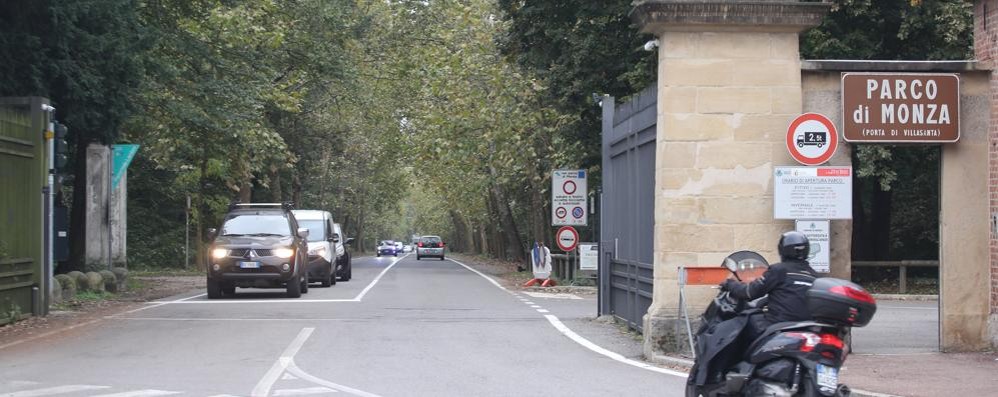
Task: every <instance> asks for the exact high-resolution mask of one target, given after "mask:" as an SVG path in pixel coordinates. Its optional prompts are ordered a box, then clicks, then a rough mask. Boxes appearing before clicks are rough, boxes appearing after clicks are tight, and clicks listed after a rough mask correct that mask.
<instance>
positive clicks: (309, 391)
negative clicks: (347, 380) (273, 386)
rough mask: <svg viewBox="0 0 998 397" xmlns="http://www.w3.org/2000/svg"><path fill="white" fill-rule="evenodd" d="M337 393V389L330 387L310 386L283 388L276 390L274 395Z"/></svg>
mask: <svg viewBox="0 0 998 397" xmlns="http://www.w3.org/2000/svg"><path fill="white" fill-rule="evenodd" d="M327 393H336V390H333V389H330V388H328V387H308V388H304V389H281V390H275V391H274V396H307V395H311V394H327Z"/></svg>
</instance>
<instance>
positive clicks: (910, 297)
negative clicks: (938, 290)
mask: <svg viewBox="0 0 998 397" xmlns="http://www.w3.org/2000/svg"><path fill="white" fill-rule="evenodd" d="M873 298H874V299H876V300H886V301H922V302H924V301H937V300H939V295H902V294H873Z"/></svg>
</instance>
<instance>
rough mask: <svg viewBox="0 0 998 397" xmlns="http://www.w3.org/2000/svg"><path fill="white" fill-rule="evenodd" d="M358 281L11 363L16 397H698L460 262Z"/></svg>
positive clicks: (205, 308) (167, 311)
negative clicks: (684, 394) (685, 396)
mask: <svg viewBox="0 0 998 397" xmlns="http://www.w3.org/2000/svg"><path fill="white" fill-rule="evenodd" d="M353 274H354V279H353V280H351V281H350V282H340V283H338V284H337V285H335V286H333V287H331V288H318V287H315V286H313V287H312V288H310V290H309V293H308V294H305V295H303V296H302V298H300V299H288V298H285V297H284V294H283V290H246V289H240V290H238V291H237V293H238V294H237V296H236V297H235V298H232V299H222V300H210V301H209V300H207V299H206V298H205V297H204V296H203V291H193V292H192V293H191V294H188V295H184V296H178V297H173V298H170V299H166V300H163V301H160V302H157V303H153V304H149V305H147V306H145V307H143V308H141V309H139V310H137V311H133V312H129V313H123V314H120V315H117V316H114V317H112V318H108V319H106V320H105V321H102V322H100V323H97V324H95V325H92V326H88V327H81V328H78V329H76V330H73V331H69V332H67V333H63V334H60V335H58V336H55V337H50V338H45V339H40V340H35V341H32V342H30V343H24V344H20V345H17V346H14V347H12V348H8V349H5V350H2V351H0V396H7V397H33V396H50V395H53V396H95V395H100V396H114V397H141V396H166V395H177V396H181V395H183V396H188V395H189V396H219V397H220V396H296V395H340V396H343V395H357V396H386V397H387V396H541V395H543V396H552V395H554V396H607V395H621V394H627V395H634V396H652V395H654V396H669V395H677V396H678V395H681V394H682V390H683V383H684V381H685V379H684V378H683V377H681V376H677V374H675V373H671V371H669V370H663V369H660V368H656V367H649V366H647V364H643V363H641V362H638V361H636V360H632V358H633V357H634V356H636V355H637V354H636V353H635V352H633V351H631V352H620V351H612V350H614V348H615V347H614V344H613V339H614V337H615V336H614V335H612V334H613V333H612V332H607V331H606V330H605V329H604V330H602V331H599V330H596V331H594V330H592V329H588V330H586V329H584V330H582V331H579V332H578V333H576V330H578V329H579V328H586V327H589V328H593V327H595V328H599V327H598V324H593V323H592V322H585V321H582V320H580V318H579V315H578V314H579V313H578V307H577V305H575V306H573V305H566V304H565V303H564V302H561V301H558V300H557V299H546V298H538V297H535V296H530V295H526V294H524V293H521V292H515V291H507V290H505V289H502V288H501V287H499V286H498V284H495V283H494V282H492V281H490V280H489V279H487V278H486V277H484V276H482V275H480V274H476V273H475V272H473V271H472V270H470V269H468V268H465V267H463V266H462V265H460V264H458V263H455V262H453V261H451V260H447V261H437V260H424V261H416V259H415V258H414V257H413V256H411V255H410V256H408V257H404V258H401V259H398V260H396V259H395V258H388V257H382V258H356V259H355V260H354V272H353ZM559 313H565V315H564V317H565V321H562V318H559V317H558V316H559ZM604 328H609V329H612V326H609V325H607V326H605V327H604ZM579 334H582V335H587V334H593V335H594V337H592V338H586V337H585V336H579ZM617 337H619V335H618V336H617ZM620 345H621V346H625V345H628V344H626V343H622V344H620ZM632 345H633V344H632ZM607 349H609V350H607ZM617 353H620V354H617Z"/></svg>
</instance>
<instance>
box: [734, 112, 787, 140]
mask: <svg viewBox="0 0 998 397" xmlns="http://www.w3.org/2000/svg"><path fill="white" fill-rule="evenodd" d="M793 119H794V115H783V114H767V115H748V114H747V115H744V116H743V117H741V118H738V119H737V121H738V122H737V123H735V125H734V138H735V140H736V141H747V142H772V141H780V140H782V139H785V137H786V136H787V128H789V127H790V122H791V121H793Z"/></svg>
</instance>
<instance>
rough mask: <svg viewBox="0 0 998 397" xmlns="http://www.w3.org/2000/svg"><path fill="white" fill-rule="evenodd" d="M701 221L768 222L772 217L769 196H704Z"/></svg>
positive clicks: (730, 223)
mask: <svg viewBox="0 0 998 397" xmlns="http://www.w3.org/2000/svg"><path fill="white" fill-rule="evenodd" d="M700 205H701V207H702V208H703V210H702V214H703V215H702V218H701V219H700V221H701V223H710V224H729V225H733V224H754V223H768V222H769V221H770V220H772V219H773V199H772V198H771V197H759V196H755V197H704V198H701V199H700Z"/></svg>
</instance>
